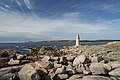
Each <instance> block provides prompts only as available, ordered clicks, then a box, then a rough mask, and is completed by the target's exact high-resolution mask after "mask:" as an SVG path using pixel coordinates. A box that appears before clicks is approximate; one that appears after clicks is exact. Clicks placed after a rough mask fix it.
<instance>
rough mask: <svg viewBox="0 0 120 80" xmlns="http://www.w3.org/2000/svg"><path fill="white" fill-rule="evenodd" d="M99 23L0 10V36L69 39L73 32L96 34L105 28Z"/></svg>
mask: <svg viewBox="0 0 120 80" xmlns="http://www.w3.org/2000/svg"><path fill="white" fill-rule="evenodd" d="M105 29H106V28H105V27H104V26H101V25H96V24H88V23H81V22H74V20H66V19H65V18H62V19H61V18H59V19H52V20H51V19H47V18H34V17H33V16H26V15H20V14H19V15H18V14H10V13H9V14H8V13H5V12H1V11H0V31H1V33H0V37H1V36H6V37H7V36H8V37H10V36H11V37H25V38H31V39H56V38H57V39H60V38H61V39H70V38H71V36H72V35H75V34H78V33H79V34H89V33H91V34H96V33H99V32H101V31H102V30H105Z"/></svg>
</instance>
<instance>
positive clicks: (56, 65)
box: [54, 63, 62, 68]
mask: <svg viewBox="0 0 120 80" xmlns="http://www.w3.org/2000/svg"><path fill="white" fill-rule="evenodd" d="M54 67H55V68H60V67H62V64H58V63H54Z"/></svg>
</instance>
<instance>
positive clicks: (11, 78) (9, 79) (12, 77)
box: [0, 73, 15, 80]
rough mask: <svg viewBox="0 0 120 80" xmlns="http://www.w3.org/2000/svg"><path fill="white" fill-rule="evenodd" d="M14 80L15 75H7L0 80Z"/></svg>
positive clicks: (0, 77)
mask: <svg viewBox="0 0 120 80" xmlns="http://www.w3.org/2000/svg"><path fill="white" fill-rule="evenodd" d="M13 79H15V74H14V73H7V74H4V75H2V76H0V80H13Z"/></svg>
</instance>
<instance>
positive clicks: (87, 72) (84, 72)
mask: <svg viewBox="0 0 120 80" xmlns="http://www.w3.org/2000/svg"><path fill="white" fill-rule="evenodd" d="M90 73H91V72H90V71H89V70H83V74H90Z"/></svg>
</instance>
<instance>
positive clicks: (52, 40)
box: [41, 40, 120, 42]
mask: <svg viewBox="0 0 120 80" xmlns="http://www.w3.org/2000/svg"><path fill="white" fill-rule="evenodd" d="M114 41H120V40H81V41H80V42H114ZM41 42H75V40H47V41H41Z"/></svg>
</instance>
